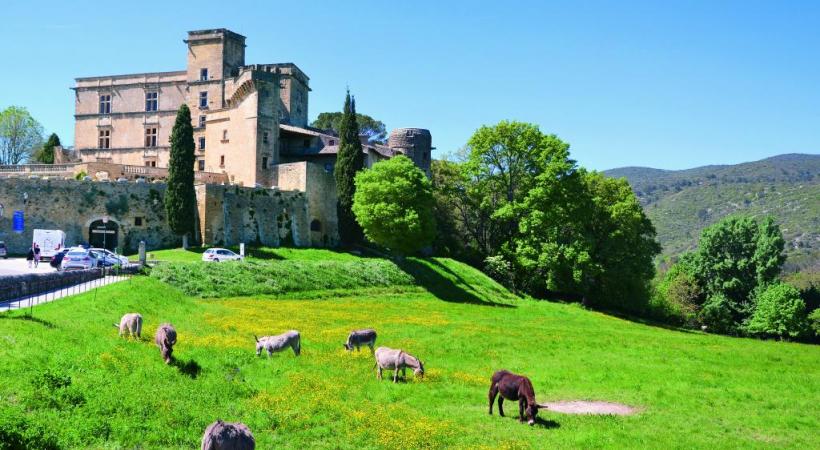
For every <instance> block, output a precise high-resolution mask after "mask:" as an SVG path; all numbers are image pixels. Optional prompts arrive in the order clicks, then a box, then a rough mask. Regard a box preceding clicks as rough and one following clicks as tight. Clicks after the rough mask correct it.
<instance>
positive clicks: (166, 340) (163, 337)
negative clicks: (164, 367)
mask: <svg viewBox="0 0 820 450" xmlns="http://www.w3.org/2000/svg"><path fill="white" fill-rule="evenodd" d="M154 342H156V344H157V347H159V351H160V353H161V354H162V359H164V360H165V364H171V357H172V356H171V354H172V353H173V352H174V344H176V343H177V330H175V329H174V327H173V325H171V324H170V323H164V324H162V325H160V326H159V328H157V334H156V336H154Z"/></svg>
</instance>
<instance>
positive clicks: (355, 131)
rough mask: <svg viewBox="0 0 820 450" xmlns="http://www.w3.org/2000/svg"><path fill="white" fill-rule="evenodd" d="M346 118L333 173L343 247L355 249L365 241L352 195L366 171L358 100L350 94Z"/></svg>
mask: <svg viewBox="0 0 820 450" xmlns="http://www.w3.org/2000/svg"><path fill="white" fill-rule="evenodd" d="M343 114H344V118H343V120H342V124H341V126H340V130H339V153H338V155H337V157H336V167H335V168H334V169H333V172H334V173H333V174H334V177H335V178H336V192H337V194H338V198H339V200H338V202H339V203H338V205H337V208H336V211H337V217H338V223H339V238H340V240H341V242H342V245H353V244H356V243H359V242H361V241H362V238H363V232H362V228H361V227H360V226H359V224H358V223H357V222H356V218H355V217H354V215H353V211H352V208H353V195H354V194H355V193H356V185H355V184H354V181H353V180H354V178H355V177H356V172H358V171H360V170H361V169H362V168H364V154H363V153H362V144H361V142H360V141H359V125H358V123H357V122H356V100H354V99H351V98H350V91H347V96H346V97H345V106H344V111H343Z"/></svg>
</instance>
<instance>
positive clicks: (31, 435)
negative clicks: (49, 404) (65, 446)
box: [0, 407, 60, 450]
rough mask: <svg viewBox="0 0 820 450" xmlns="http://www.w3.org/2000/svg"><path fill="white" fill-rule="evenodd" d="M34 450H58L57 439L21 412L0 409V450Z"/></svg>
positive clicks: (9, 408) (5, 408)
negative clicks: (25, 449) (33, 449)
mask: <svg viewBox="0 0 820 450" xmlns="http://www.w3.org/2000/svg"><path fill="white" fill-rule="evenodd" d="M24 448H36V449H42V450H52V449H59V448H60V446H59V445H58V444H57V439H56V438H55V437H54V436H53V435H52V434H50V433H49V432H47V431H46V430H45V429H44V428H43V427H42V426H39V425H37V424H35V423H32V421H31V420H30V419H29V418H28V417H27V416H26V415H25V414H24V413H23V412H22V411H18V410H16V409H12V408H11V407H2V408H0V450H17V449H24Z"/></svg>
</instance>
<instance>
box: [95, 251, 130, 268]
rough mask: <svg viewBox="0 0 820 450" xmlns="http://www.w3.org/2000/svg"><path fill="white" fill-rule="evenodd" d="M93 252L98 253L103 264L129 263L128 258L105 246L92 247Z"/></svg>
mask: <svg viewBox="0 0 820 450" xmlns="http://www.w3.org/2000/svg"><path fill="white" fill-rule="evenodd" d="M91 251H92V252H94V253H96V254H97V258H98V259H99V260H100V263H101V264H102V265H105V266H106V267H108V266H113V265H116V264H119V265H126V264H128V258H127V257H125V256H121V255H118V254H116V253H114V252H112V251H111V250H106V249H104V248H92V249H91Z"/></svg>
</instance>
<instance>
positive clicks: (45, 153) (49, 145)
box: [34, 133, 62, 164]
mask: <svg viewBox="0 0 820 450" xmlns="http://www.w3.org/2000/svg"><path fill="white" fill-rule="evenodd" d="M59 145H62V144H60V137H59V136H57V133H51V135H50V136H49V137H48V139H47V140H46V143H45V144H43V146H42V147H40V149H39V150H37V151H36V152H35V153H34V160H36V161H37V162H40V163H43V164H54V147H57V146H59Z"/></svg>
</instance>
